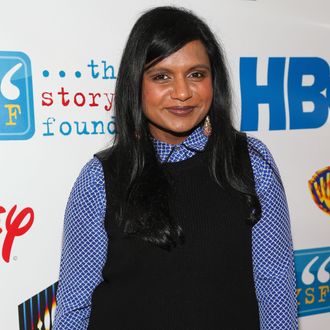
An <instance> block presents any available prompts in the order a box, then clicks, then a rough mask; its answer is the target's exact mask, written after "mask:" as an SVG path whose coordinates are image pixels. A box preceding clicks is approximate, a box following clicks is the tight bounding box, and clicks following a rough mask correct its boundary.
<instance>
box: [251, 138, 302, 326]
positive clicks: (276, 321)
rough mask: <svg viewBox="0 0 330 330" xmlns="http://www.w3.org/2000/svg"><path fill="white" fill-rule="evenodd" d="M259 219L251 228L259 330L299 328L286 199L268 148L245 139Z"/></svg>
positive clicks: (260, 143) (254, 140)
mask: <svg viewBox="0 0 330 330" xmlns="http://www.w3.org/2000/svg"><path fill="white" fill-rule="evenodd" d="M248 145H249V153H250V158H251V164H252V168H253V173H254V177H255V183H256V192H257V195H258V197H259V200H260V203H261V211H262V215H261V219H260V221H259V222H258V223H257V224H256V225H255V226H254V227H253V231H252V240H253V243H252V250H253V268H254V269H253V271H254V278H255V286H256V294H257V299H258V304H259V313H260V326H261V330H275V329H276V330H277V329H281V330H295V329H298V321H297V302H296V294H295V289H296V282H295V274H294V257H293V247H292V237H291V229H290V219H289V212H288V207H287V202H286V196H285V192H284V189H283V185H282V182H281V179H280V176H279V172H278V169H277V167H276V164H275V162H274V160H273V158H272V156H271V154H270V152H269V150H268V149H267V147H266V146H265V145H264V144H263V143H262V142H260V141H258V140H257V139H252V138H249V139H248Z"/></svg>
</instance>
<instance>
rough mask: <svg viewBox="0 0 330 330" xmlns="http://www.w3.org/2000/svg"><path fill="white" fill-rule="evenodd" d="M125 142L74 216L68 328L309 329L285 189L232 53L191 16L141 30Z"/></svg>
mask: <svg viewBox="0 0 330 330" xmlns="http://www.w3.org/2000/svg"><path fill="white" fill-rule="evenodd" d="M115 106H116V120H117V122H116V124H117V132H118V134H117V136H116V140H115V143H114V146H113V147H112V148H110V149H108V150H105V151H103V152H101V153H99V154H97V155H96V156H95V157H94V158H93V159H92V160H91V161H89V162H88V163H87V165H86V166H85V167H84V168H83V170H82V172H81V173H80V175H79V177H78V179H77V181H76V183H75V185H74V188H73V190H72V193H71V195H70V199H69V202H68V206H67V209H66V216H65V228H64V245H63V251H62V260H61V270H60V280H59V288H58V293H57V303H58V307H57V311H56V318H55V325H54V328H55V329H61V330H64V329H87V328H88V329H107V328H109V329H164V330H165V329H166V330H168V329H226V330H228V329H281V330H283V329H290V330H292V329H297V316H296V300H295V279H294V267H293V266H294V265H293V253H292V241H291V234H290V224H289V217H288V210H287V205H286V199H285V194H284V191H283V187H282V183H281V180H280V177H279V174H278V171H277V169H276V165H275V163H274V161H273V159H272V156H271V155H270V153H269V151H268V149H267V148H266V147H265V145H264V144H262V143H261V142H260V141H258V140H256V139H253V138H250V137H246V136H245V134H242V133H239V132H237V131H236V130H235V129H234V128H233V125H232V122H231V115H230V111H231V93H230V86H229V81H228V75H227V70H226V66H225V63H224V58H223V54H222V51H221V48H220V46H219V45H218V43H217V41H216V39H215V37H214V35H213V34H212V32H211V31H210V29H209V28H208V26H207V25H206V24H205V23H204V22H203V21H202V20H201V19H199V18H198V17H196V16H195V15H194V14H192V13H191V12H189V11H187V10H184V9H179V8H175V7H159V8H155V9H152V10H150V11H148V12H146V13H145V14H143V15H142V16H141V17H140V18H139V19H138V21H137V22H136V24H135V25H134V27H133V29H132V31H131V34H130V36H129V39H128V41H127V44H126V48H125V50H124V53H123V57H122V60H121V64H120V68H119V73H118V79H117V85H116V101H115Z"/></svg>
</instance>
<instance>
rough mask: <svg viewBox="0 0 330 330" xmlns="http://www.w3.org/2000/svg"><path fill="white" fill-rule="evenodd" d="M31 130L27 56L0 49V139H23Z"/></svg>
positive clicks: (29, 134)
mask: <svg viewBox="0 0 330 330" xmlns="http://www.w3.org/2000/svg"><path fill="white" fill-rule="evenodd" d="M34 131H35V128H34V112H33V92H32V77H31V62H30V59H29V57H28V56H27V55H26V54H24V53H22V52H2V51H0V140H26V139H29V138H31V137H32V136H33V134H34Z"/></svg>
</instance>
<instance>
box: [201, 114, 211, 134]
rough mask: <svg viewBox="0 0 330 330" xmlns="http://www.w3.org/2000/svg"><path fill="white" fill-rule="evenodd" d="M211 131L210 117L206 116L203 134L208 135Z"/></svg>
mask: <svg viewBox="0 0 330 330" xmlns="http://www.w3.org/2000/svg"><path fill="white" fill-rule="evenodd" d="M211 133H212V126H211V122H210V117H209V116H206V117H205V120H204V124H203V134H204V135H205V136H210V135H211Z"/></svg>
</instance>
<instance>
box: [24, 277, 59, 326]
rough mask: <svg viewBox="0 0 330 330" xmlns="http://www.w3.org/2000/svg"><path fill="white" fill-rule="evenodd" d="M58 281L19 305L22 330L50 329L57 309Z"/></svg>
mask: <svg viewBox="0 0 330 330" xmlns="http://www.w3.org/2000/svg"><path fill="white" fill-rule="evenodd" d="M57 285H58V283H57V282H56V283H54V284H53V285H51V286H49V287H48V288H47V289H45V290H43V291H41V292H39V293H38V294H36V295H35V296H33V297H31V298H30V299H28V300H26V301H25V302H23V303H22V304H20V305H19V306H18V316H19V329H20V330H35V329H38V330H50V329H51V328H52V325H53V323H54V316H55V310H56V300H55V295H56V290H57Z"/></svg>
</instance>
